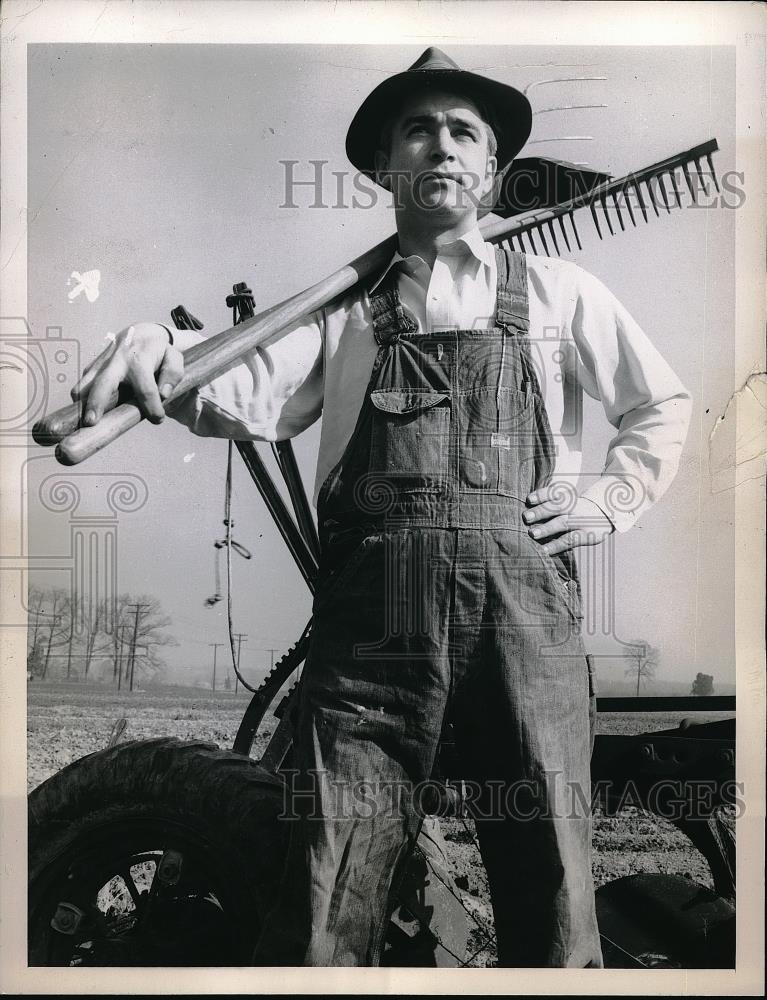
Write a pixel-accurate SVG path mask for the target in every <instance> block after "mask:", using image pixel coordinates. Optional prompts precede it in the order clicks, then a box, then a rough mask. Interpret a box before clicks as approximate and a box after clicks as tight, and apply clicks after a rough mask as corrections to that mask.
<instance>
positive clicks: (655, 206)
mask: <svg viewBox="0 0 767 1000" xmlns="http://www.w3.org/2000/svg"><path fill="white" fill-rule="evenodd" d="M644 183H645V187H646V188H647V193H648V194H649V196H650V204H651V205H652V207H653V211H654V212H655V214H656V215H658V216H660V212H659V211H658V203H657V201H656V200H655V195H654V194H653V192H652V185H651V184H650V178H649V177H648V178H647V180H646V181H645V182H644ZM637 186H638V185H637Z"/></svg>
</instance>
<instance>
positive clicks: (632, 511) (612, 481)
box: [581, 476, 645, 533]
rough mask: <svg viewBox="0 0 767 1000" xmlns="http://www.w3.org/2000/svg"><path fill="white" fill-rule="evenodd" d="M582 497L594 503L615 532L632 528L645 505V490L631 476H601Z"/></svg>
mask: <svg viewBox="0 0 767 1000" xmlns="http://www.w3.org/2000/svg"><path fill="white" fill-rule="evenodd" d="M581 496H582V497H585V498H586V499H587V500H591V502H592V503H594V504H596V505H597V507H599V509H600V510H601V511H602V513H603V514H604V515H605V516H606V517H607V518H608V519H609V520H610V521H611V522H612V525H613V527H614V528H615V530H616V531H617V532H621V533H622V532H625V531H628V530H629V529H630V528H633V527H634V525H635V524H636V521H637V518H638V517H639V515H640V513H641V511H642V510H643V509H644V506H645V491H644V487H643V486H642V484H641V483H640V482H639V480H638V479H635V478H634V477H633V476H627V477H625V478H624V477H622V476H601V477H600V478H599V479H598V480H597V481H596V482H595V483H593V484H592V485H591V486H589V488H588V489H587V490H584V491H583V493H581Z"/></svg>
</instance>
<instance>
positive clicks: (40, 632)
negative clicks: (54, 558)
mask: <svg viewBox="0 0 767 1000" xmlns="http://www.w3.org/2000/svg"><path fill="white" fill-rule="evenodd" d="M136 604H139V605H140V606H141V613H140V615H139V620H138V623H136V621H135V618H134V614H133V610H132V609H133V608H134V607H135V605H136ZM28 606H29V609H30V623H29V633H30V644H29V648H28V651H27V670H28V672H29V673H30V674H31V675H32V676H35V677H40V678H41V679H44V678H48V679H50V677H51V676H52V675H53V674H54V673H57V674H59V675H60V676H65V677H67V678H71V677H72V676H77V675H78V674H79V675H80V676H81V677H82V678H84V679H86V678H87V679H90V678H92V677H93V676H94V675H95V674H98V673H99V672H101V673H104V672H105V669H104V668H106V671H107V672H111V676H112V680H113V681H116V682H117V685H118V687H120V686H121V685H122V683H123V682H124V680H126V679H127V676H128V673H127V672H128V671H129V669H130V665H131V656H130V653H131V650H132V649H133V648H134V644H133V639H134V626H136V624H137V628H136V632H135V658H134V671H135V670H138V671H139V673H143V674H144V675H145V676H148V677H152V676H156V675H158V674H159V673H160V672H161V671H162V669H163V667H164V666H165V663H164V660H163V659H162V656H161V650H162V648H163V647H164V646H176V645H178V641H177V640H176V638H175V636H173V635H172V634H171V633H170V632H169V631H168V628H169V626H170V625H171V619H170V618H169V617H168V616H167V615H166V614H165V613H164V611H163V609H162V605H161V603H160V601H159V600H158V599H157V598H155V597H147V596H143V595H142V596H140V597H134V596H132V595H131V594H120V595H119V596H118V597H117V598H116V600H115V601H114V604H112V605H111V606H110V605H109V604H108V603H107V602H106V601H101V602H99V603H98V604H96V605H95V606H93V605H90V604H89V602H88V601H87V600H86V599H84V598H83V597H81V596H80V595H78V594H76V593H67V592H66V591H64V590H62V589H57V588H47V589H39V588H35V589H31V590H30V596H29V602H28ZM64 664H65V665H64ZM57 665H58V667H57Z"/></svg>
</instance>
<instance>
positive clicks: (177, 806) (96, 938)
mask: <svg viewBox="0 0 767 1000" xmlns="http://www.w3.org/2000/svg"><path fill="white" fill-rule="evenodd" d="M281 809H282V783H281V781H280V779H279V778H277V777H276V776H275V775H273V774H270V773H269V772H267V771H265V770H264V769H262V768H260V767H259V766H258V764H256V763H254V762H253V761H251V760H249V759H248V758H246V757H243V756H240V755H239V754H234V753H231V752H229V751H224V750H219V749H218V748H217V747H215V746H213V745H211V744H206V743H201V742H191V743H186V742H182V741H180V740H177V739H170V738H168V739H155V740H146V741H134V742H130V743H123V744H120V745H118V746H116V747H113V748H110V749H108V750H103V751H101V752H99V753H95V754H90V755H89V756H87V757H83V758H81V759H80V760H77V761H75V762H74V763H73V764H70V765H69V766H68V767H66V768H64V769H63V770H61V771H59V772H58V773H57V774H55V775H53V777H51V778H49V779H48V780H47V781H45V782H43V784H41V785H39V786H38V787H37V788H35V789H34V790H33V791H32V793H31V794H30V796H29V938H28V959H29V964H30V965H32V966H41V965H42V966H47V965H56V966H59V965H64V966H71V965H88V966H112V965H118V966H137V965H138V966H141V965H143V966H160V965H161V966H210V965H212V966H222V965H224V966H226V965H248V964H250V957H251V954H252V951H253V947H254V943H255V940H256V937H257V935H258V931H259V926H260V922H261V921H262V919H263V917H264V915H265V913H266V912H267V910H268V909H269V907H270V904H271V900H273V898H274V894H275V892H276V891H277V885H278V882H279V877H280V875H281V872H282V861H283V858H284V850H285V842H284V841H285V838H284V836H282V837H281V833H282V831H281V830H280V823H279V822H277V816H278V814H279V812H280V811H281Z"/></svg>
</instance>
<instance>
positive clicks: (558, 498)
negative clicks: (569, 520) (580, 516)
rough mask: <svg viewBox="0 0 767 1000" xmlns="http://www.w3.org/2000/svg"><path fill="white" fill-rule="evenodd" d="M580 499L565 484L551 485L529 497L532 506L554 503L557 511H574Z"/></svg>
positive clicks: (528, 500)
mask: <svg viewBox="0 0 767 1000" xmlns="http://www.w3.org/2000/svg"><path fill="white" fill-rule="evenodd" d="M577 499H578V497H577V494H575V493H574V492H573V490H572V489H570V488H569V487H568V485H567V484H563V483H550V484H549V485H548V486H542V487H540V488H539V489H537V490H534V491H533V492H532V493H529V494H528V495H527V502H528V503H530V504H536V505H537V504H541V503H546V502H548V503H552V504H554V505H555V507H556V509H557V510H560V511H562V510H572V509H573V507H574V506H575V502H576V500H577Z"/></svg>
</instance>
